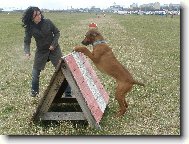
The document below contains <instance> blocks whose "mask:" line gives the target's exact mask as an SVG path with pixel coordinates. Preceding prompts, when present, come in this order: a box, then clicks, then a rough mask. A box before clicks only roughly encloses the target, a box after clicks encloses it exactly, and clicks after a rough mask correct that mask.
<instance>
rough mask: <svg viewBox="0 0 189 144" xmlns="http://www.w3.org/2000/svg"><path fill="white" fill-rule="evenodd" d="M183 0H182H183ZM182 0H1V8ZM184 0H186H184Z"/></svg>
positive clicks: (104, 5)
mask: <svg viewBox="0 0 189 144" xmlns="http://www.w3.org/2000/svg"><path fill="white" fill-rule="evenodd" d="M181 1H182V0H181ZM181 1H180V0H0V8H4V9H26V8H27V7H29V6H38V7H39V8H40V9H42V8H46V9H70V8H71V7H72V8H91V7H92V6H95V7H98V8H101V9H105V8H108V7H110V6H112V5H113V4H114V2H115V3H116V4H117V5H121V6H123V7H129V6H130V5H131V4H133V3H137V4H138V5H141V4H148V3H154V2H160V4H170V3H172V4H180V2H181ZM183 1H184V0H183Z"/></svg>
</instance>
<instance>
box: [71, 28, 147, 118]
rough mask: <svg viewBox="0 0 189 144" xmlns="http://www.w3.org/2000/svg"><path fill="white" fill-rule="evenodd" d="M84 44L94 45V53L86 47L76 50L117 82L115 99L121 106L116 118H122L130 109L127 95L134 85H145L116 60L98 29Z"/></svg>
mask: <svg viewBox="0 0 189 144" xmlns="http://www.w3.org/2000/svg"><path fill="white" fill-rule="evenodd" d="M82 44H83V45H86V46H87V45H89V44H91V45H93V51H92V52H90V51H89V50H88V49H87V48H86V47H85V46H76V47H75V48H74V50H75V51H76V52H81V53H83V54H84V55H86V56H87V57H89V58H90V59H91V60H92V61H93V63H94V65H95V66H96V67H97V68H98V69H99V70H100V71H101V72H105V73H106V74H108V75H109V76H112V77H113V78H114V79H115V80H116V82H117V86H116V92H115V99H116V100H117V101H118V103H119V106H120V109H119V111H118V112H117V114H116V116H122V115H123V114H124V113H125V112H126V109H127V107H128V104H127V102H126V100H125V95H126V94H127V93H128V92H129V91H131V89H132V87H133V85H134V84H137V85H141V86H144V84H143V83H140V82H138V81H136V80H134V79H133V77H132V75H131V74H130V73H129V71H128V70H127V69H126V68H125V67H124V66H123V65H122V64H121V63H120V62H119V61H118V60H117V59H116V57H115V55H114V54H113V52H112V49H111V48H110V47H109V46H108V44H107V43H106V41H105V40H104V38H103V36H102V35H101V34H100V33H99V32H98V30H97V29H90V30H89V31H88V32H87V33H86V35H85V38H84V40H83V41H82Z"/></svg>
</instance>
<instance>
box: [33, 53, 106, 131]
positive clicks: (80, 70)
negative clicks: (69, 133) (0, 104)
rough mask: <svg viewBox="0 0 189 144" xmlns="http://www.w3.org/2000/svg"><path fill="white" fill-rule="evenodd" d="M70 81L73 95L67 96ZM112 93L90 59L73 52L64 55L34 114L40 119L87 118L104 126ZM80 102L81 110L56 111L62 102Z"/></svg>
mask: <svg viewBox="0 0 189 144" xmlns="http://www.w3.org/2000/svg"><path fill="white" fill-rule="evenodd" d="M68 83H69V85H70V87H71V90H72V97H63V93H64V92H65V89H66V87H67V85H68ZM108 100H109V95H108V94H107V92H106V91H105V89H104V87H103V85H102V84H101V83H100V80H99V78H98V77H97V75H96V73H95V71H94V70H93V69H92V67H91V65H90V63H89V61H88V60H87V59H86V57H85V56H84V55H83V54H82V53H77V52H73V53H71V54H69V55H67V56H65V57H62V59H61V62H60V63H59V65H58V66H57V68H56V71H55V73H54V74H53V76H52V78H51V81H50V84H49V86H48V87H47V89H46V91H45V92H44V94H43V97H42V98H41V101H40V102H39V105H38V107H37V109H36V112H35V113H34V115H33V119H34V121H39V120H87V121H88V123H89V124H90V126H91V127H94V128H100V125H99V122H100V120H101V119H102V116H103V113H104V111H105V108H106V106H107V104H108ZM66 103H67V104H71V103H76V104H78V105H79V107H80V108H79V109H78V110H77V111H68V112H65V111H64V108H62V110H60V111H58V112H57V111H53V110H52V107H53V106H57V105H60V104H66Z"/></svg>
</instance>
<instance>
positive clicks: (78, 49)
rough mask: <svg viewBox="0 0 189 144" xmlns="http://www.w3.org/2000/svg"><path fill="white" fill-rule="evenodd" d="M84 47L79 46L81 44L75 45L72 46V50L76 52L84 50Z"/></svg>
mask: <svg viewBox="0 0 189 144" xmlns="http://www.w3.org/2000/svg"><path fill="white" fill-rule="evenodd" d="M85 49H86V48H85V47H81V46H76V47H74V50H75V51H76V52H82V53H83V52H84V51H85Z"/></svg>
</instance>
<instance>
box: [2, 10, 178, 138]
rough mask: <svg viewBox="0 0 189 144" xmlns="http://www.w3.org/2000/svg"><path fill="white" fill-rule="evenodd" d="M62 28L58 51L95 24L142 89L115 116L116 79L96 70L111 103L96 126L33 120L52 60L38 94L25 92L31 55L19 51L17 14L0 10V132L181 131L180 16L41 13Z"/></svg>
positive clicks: (20, 37)
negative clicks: (140, 83)
mask: <svg viewBox="0 0 189 144" xmlns="http://www.w3.org/2000/svg"><path fill="white" fill-rule="evenodd" d="M44 15H45V17H46V18H50V19H51V20H52V21H53V22H54V23H55V24H56V25H57V27H58V28H59V29H60V30H61V37H60V39H59V43H60V45H61V49H62V52H63V53H64V54H65V55H66V54H68V53H70V52H71V51H72V49H73V47H74V46H76V45H80V42H81V40H82V39H83V37H84V35H85V33H86V31H87V29H88V24H89V23H90V22H95V23H97V24H98V27H99V30H100V31H101V32H102V33H103V35H104V37H105V38H106V39H107V41H108V43H109V45H110V46H111V47H112V49H113V51H114V53H115V55H116V57H117V58H118V59H119V61H121V63H122V64H123V65H125V67H127V69H129V71H130V72H131V73H132V74H133V76H134V77H135V79H137V80H139V81H141V82H144V83H145V84H146V87H145V88H143V87H139V86H134V88H133V90H132V91H131V92H130V93H129V94H128V95H127V96H126V100H127V101H128V103H129V108H128V111H127V113H126V114H125V115H124V117H122V118H114V117H113V116H114V114H115V112H116V110H117V109H118V103H117V101H116V100H115V99H114V87H115V82H114V80H113V79H112V78H110V77H108V76H107V75H105V74H102V73H100V72H99V71H98V70H96V68H94V69H95V70H96V72H97V74H98V76H99V77H100V79H101V82H102V83H103V85H104V87H105V88H106V90H107V91H108V92H109V94H110V101H109V104H108V108H107V109H106V111H105V113H104V116H103V118H102V120H101V122H100V125H101V127H102V130H95V129H92V128H90V127H89V126H88V125H86V124H85V123H82V122H72V121H57V122H52V121H50V122H42V123H39V124H34V123H32V122H31V116H32V114H33V113H34V112H35V109H36V107H37V105H38V102H39V100H40V98H41V97H42V94H43V92H44V90H45V89H46V87H47V86H48V83H49V81H50V79H51V76H52V74H53V72H54V68H53V67H52V65H51V64H50V63H48V64H47V65H46V69H45V70H44V71H43V72H42V74H41V79H40V88H41V89H40V91H41V94H40V96H39V98H31V97H30V96H29V92H30V83H31V70H32V64H33V56H34V52H35V41H34V40H32V44H31V52H32V58H31V59H30V60H26V59H25V57H24V53H23V37H24V30H23V28H22V27H21V14H12V13H11V14H10V15H6V14H4V13H0V17H1V21H0V33H1V35H0V44H1V51H0V66H1V69H0V75H1V77H0V105H1V107H0V134H2V135H180V131H181V130H180V17H174V18H173V19H171V18H170V17H168V18H166V17H161V16H134V15H127V16H123V15H114V14H111V15H110V14H107V16H106V18H104V17H101V18H96V16H95V14H76V13H75V14H68V13H67V14H66V13H45V14H44Z"/></svg>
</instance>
